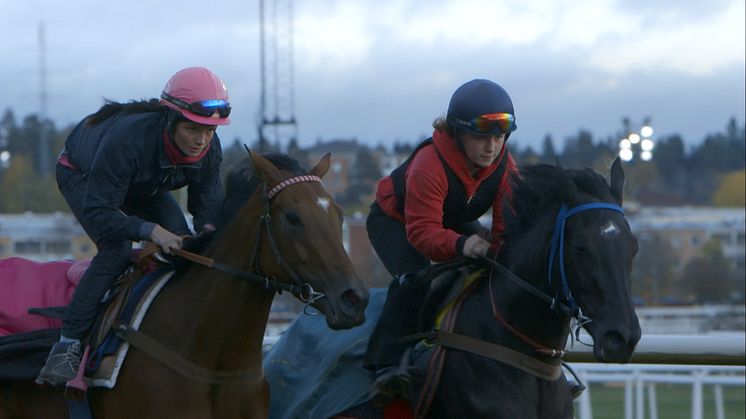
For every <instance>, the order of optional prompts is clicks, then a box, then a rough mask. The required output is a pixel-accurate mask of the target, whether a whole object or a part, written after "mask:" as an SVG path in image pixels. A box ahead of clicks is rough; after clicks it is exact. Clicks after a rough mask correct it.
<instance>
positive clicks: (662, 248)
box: [632, 233, 675, 305]
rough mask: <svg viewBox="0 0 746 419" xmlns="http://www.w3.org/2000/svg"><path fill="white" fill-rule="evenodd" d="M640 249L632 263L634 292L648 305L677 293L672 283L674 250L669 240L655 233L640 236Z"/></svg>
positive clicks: (658, 302) (657, 302)
mask: <svg viewBox="0 0 746 419" xmlns="http://www.w3.org/2000/svg"><path fill="white" fill-rule="evenodd" d="M638 240H639V241H638V242H639V245H640V251H639V253H638V254H637V257H635V261H634V264H633V265H632V294H633V295H635V296H639V297H641V298H642V299H643V301H644V302H645V303H646V304H648V305H658V304H660V302H661V300H662V299H663V297H665V296H671V295H673V294H675V290H674V289H673V288H672V286H671V284H672V282H673V272H672V269H671V267H672V266H673V264H674V250H673V248H672V247H671V245H670V244H669V242H668V240H664V239H662V238H661V237H660V236H659V235H657V234H655V233H646V234H644V235H640V236H638Z"/></svg>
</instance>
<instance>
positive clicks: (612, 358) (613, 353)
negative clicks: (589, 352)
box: [593, 329, 640, 364]
mask: <svg viewBox="0 0 746 419" xmlns="http://www.w3.org/2000/svg"><path fill="white" fill-rule="evenodd" d="M639 341H640V332H639V329H637V332H636V333H631V334H630V336H628V337H625V336H623V335H622V333H620V332H619V331H607V332H605V333H603V334H602V335H601V336H600V338H599V339H598V340H596V339H594V342H596V343H595V345H594V347H593V354H594V356H595V357H596V359H598V360H599V361H601V362H609V363H620V364H625V363H627V362H629V361H630V359H631V358H632V354H633V353H634V351H635V347H636V346H637V342H639Z"/></svg>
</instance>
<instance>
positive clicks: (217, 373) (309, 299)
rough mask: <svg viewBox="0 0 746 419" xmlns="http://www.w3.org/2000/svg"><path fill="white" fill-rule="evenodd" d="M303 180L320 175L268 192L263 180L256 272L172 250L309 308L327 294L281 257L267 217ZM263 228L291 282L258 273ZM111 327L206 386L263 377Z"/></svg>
mask: <svg viewBox="0 0 746 419" xmlns="http://www.w3.org/2000/svg"><path fill="white" fill-rule="evenodd" d="M303 182H319V183H321V178H320V177H318V176H313V175H299V176H293V177H291V178H288V179H285V180H283V181H282V182H280V183H279V184H277V185H275V186H274V187H273V188H272V189H270V190H269V192H267V183H266V182H263V183H262V215H261V216H260V217H259V219H260V221H261V224H260V225H259V228H258V229H257V233H256V238H255V240H254V251H253V253H252V255H251V259H250V263H249V265H248V266H252V265H253V267H254V269H255V271H256V272H259V273H258V274H257V273H254V272H248V271H244V270H242V269H238V268H235V267H233V266H229V265H224V264H222V263H218V262H215V261H214V260H213V259H211V258H208V257H205V256H202V255H197V254H195V253H191V252H187V251H185V250H181V249H174V250H173V252H174V254H176V255H178V256H180V257H182V258H184V259H187V260H189V261H192V262H195V263H198V264H201V265H204V266H206V267H208V268H213V269H218V270H221V271H223V272H227V273H229V274H231V275H234V276H237V277H240V278H245V279H248V280H251V281H254V282H256V283H259V284H261V285H263V286H264V287H265V288H266V289H268V290H274V291H275V292H278V293H281V292H282V291H288V292H290V293H292V294H293V295H295V296H296V297H297V298H298V299H299V300H301V301H302V302H304V303H305V304H306V308H308V307H309V306H310V305H311V304H313V303H315V302H316V301H318V300H320V299H322V298H325V297H326V294H324V293H321V292H318V291H315V290H314V289H313V287H312V286H311V284H309V283H308V282H303V280H302V279H301V278H300V276H299V275H298V274H297V273H296V272H295V270H293V268H292V267H291V266H290V265H289V264H288V263H287V262H286V261H285V259H284V258H283V257H282V254H281V253H280V250H279V248H278V247H277V243H276V241H275V239H274V236H273V235H272V217H271V216H270V210H271V206H272V199H274V198H275V197H276V196H277V194H279V193H280V192H282V191H283V190H285V188H287V187H288V186H291V185H295V184H298V183H303ZM265 227H266V230H267V237H268V240H269V243H270V247H271V248H272V252H273V254H274V256H275V260H276V261H277V263H278V264H279V265H280V266H281V267H282V268H283V269H284V270H285V272H286V273H287V274H288V275H289V276H290V278H291V279H292V282H293V283H291V284H288V283H285V282H281V281H279V280H277V279H276V278H275V277H272V278H270V277H269V276H267V275H262V274H261V270H260V269H259V264H258V262H257V255H258V253H259V246H260V244H261V237H262V230H264V229H265ZM156 247H157V246H156ZM306 308H304V312H305V310H306ZM113 328H114V329H115V333H116V335H117V336H118V337H119V338H121V339H122V340H124V341H125V342H127V343H128V344H130V345H132V346H134V347H136V348H138V349H140V350H141V351H143V352H144V353H146V354H148V355H149V356H151V357H152V358H154V359H155V360H157V361H159V362H161V363H163V364H164V365H166V366H168V367H169V368H171V369H172V370H174V371H176V372H177V373H179V374H181V375H182V376H183V377H185V378H187V379H189V380H191V381H194V382H198V383H204V384H208V385H219V384H243V385H246V384H247V383H253V382H257V381H259V380H262V379H263V377H264V375H263V373H262V368H261V367H259V368H249V369H246V370H236V371H233V370H216V369H212V368H205V367H202V366H200V365H197V364H195V363H194V362H192V361H190V360H188V359H186V358H184V357H183V356H182V355H181V354H180V353H178V352H177V351H175V350H173V349H171V348H168V347H166V346H164V345H163V344H161V343H160V342H158V341H157V340H155V339H153V338H151V337H149V336H148V335H146V334H144V333H142V332H140V331H139V330H137V329H135V328H133V327H132V326H131V325H129V324H123V323H119V324H116V325H114V326H113Z"/></svg>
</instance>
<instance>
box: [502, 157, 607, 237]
mask: <svg viewBox="0 0 746 419" xmlns="http://www.w3.org/2000/svg"><path fill="white" fill-rule="evenodd" d="M556 170H557V168H556V167H555V166H553V165H548V164H535V165H526V166H522V167H521V168H520V171H519V172H518V173H516V174H513V175H512V178H511V184H512V187H513V198H512V201H511V202H510V204H509V206H508V208H506V211H504V215H505V230H506V234H505V235H506V242H510V241H511V239H512V238H515V237H518V236H522V235H523V234H525V233H527V232H528V231H529V230H532V229H534V227H535V226H536V223H537V221H539V220H542V219H549V220H553V219H554V216H555V215H556V213H557V210H558V209H559V206H560V204H561V203H562V202H560V201H561V200H562V198H561V196H560V189H559V186H558V184H557V175H556ZM565 172H566V173H567V174H568V175H569V176H570V178H571V179H572V181H573V183H574V184H575V186H576V187H577V188H578V189H579V190H580V191H581V192H584V193H586V194H588V195H591V196H594V197H596V198H599V199H601V200H609V199H611V192H610V190H609V186H608V184H607V183H606V179H604V178H603V176H601V175H599V174H598V173H596V172H595V171H593V170H592V169H589V168H585V169H565Z"/></svg>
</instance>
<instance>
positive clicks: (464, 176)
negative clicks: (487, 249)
mask: <svg viewBox="0 0 746 419" xmlns="http://www.w3.org/2000/svg"><path fill="white" fill-rule="evenodd" d="M516 171H517V168H516V164H515V162H514V161H513V157H512V156H511V155H510V153H509V152H508V151H507V147H503V149H502V151H501V152H500V155H499V156H498V157H497V159H495V161H494V162H493V163H492V164H491V165H490V166H488V167H486V168H481V169H479V170H478V171H477V172H476V173H475V175H474V176H472V174H471V172H470V171H469V169H468V166H467V163H466V158H465V156H464V153H463V152H462V151H461V150H460V149H459V148H458V146H457V145H456V142H455V141H454V140H453V139H452V138H451V137H450V136H449V135H448V134H446V133H445V132H440V131H435V132H434V133H433V137H432V138H431V139H428V140H426V141H425V142H424V143H423V144H421V145H420V146H418V147H417V149H415V151H414V152H413V153H412V155H411V156H410V158H409V159H407V161H405V162H404V163H402V165H401V166H400V167H398V168H397V169H395V170H394V171H393V172H392V173H391V175H389V176H387V177H385V178H383V179H381V180H380V181H379V183H378V189H377V191H376V202H377V203H378V205H379V206H380V207H381V209H382V210H383V212H384V213H386V214H387V215H388V216H389V217H392V218H394V219H397V220H399V221H401V222H403V223H404V224H405V226H406V232H407V239H408V241H409V242H410V243H411V244H412V246H413V247H414V248H415V249H417V251H418V252H420V253H421V254H423V255H424V256H426V257H427V258H429V259H430V260H433V261H436V262H437V261H444V260H449V259H452V258H454V257H456V256H458V255H461V254H462V251H463V247H464V242H466V239H467V238H468V236H467V235H465V234H461V233H459V232H457V230H458V229H459V227H461V226H463V225H464V224H466V223H468V222H471V221H474V220H476V219H478V218H479V217H480V216H482V215H484V214H485V213H486V212H487V211H488V210H489V209H490V208H492V229H491V230H492V231H491V232H492V238H493V240H492V242H493V244H494V245H495V246H497V247H498V248H499V246H500V244H501V243H502V233H503V231H504V225H503V201H504V199H505V198H506V197H509V193H510V180H509V177H510V176H509V174H510V173H514V172H516Z"/></svg>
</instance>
